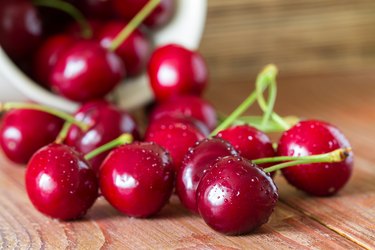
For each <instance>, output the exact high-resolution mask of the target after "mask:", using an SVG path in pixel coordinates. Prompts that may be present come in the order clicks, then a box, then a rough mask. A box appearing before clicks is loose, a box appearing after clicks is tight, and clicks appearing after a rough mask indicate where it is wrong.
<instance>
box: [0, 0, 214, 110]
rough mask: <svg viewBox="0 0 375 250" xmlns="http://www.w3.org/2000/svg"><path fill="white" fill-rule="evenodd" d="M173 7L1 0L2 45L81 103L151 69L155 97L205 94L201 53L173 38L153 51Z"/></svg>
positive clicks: (148, 1) (108, 0)
mask: <svg viewBox="0 0 375 250" xmlns="http://www.w3.org/2000/svg"><path fill="white" fill-rule="evenodd" d="M175 8H176V1H175V0H136V1H134V0H65V1H64V0H2V1H0V45H1V47H2V48H3V49H4V50H5V51H6V52H7V54H8V55H9V57H10V58H12V59H13V61H14V62H15V63H16V64H17V65H19V66H20V68H21V69H23V70H24V71H25V72H26V73H27V74H28V75H29V76H30V77H32V78H34V79H35V80H36V82H38V83H40V84H41V85H42V86H44V87H45V88H47V89H50V90H52V91H54V92H55V93H57V94H60V95H62V96H64V97H66V98H68V99H71V100H73V101H76V102H81V103H83V102H88V101H92V100H95V99H100V98H103V97H105V96H106V95H107V94H109V93H110V92H111V91H112V90H113V89H114V88H115V87H116V86H117V85H118V84H119V83H120V81H122V80H123V79H125V78H128V77H130V78H131V77H135V76H137V75H139V74H141V73H142V72H144V71H145V70H146V68H147V73H148V77H149V79H150V82H151V86H152V87H153V89H154V92H155V95H156V97H157V99H158V100H162V99H166V98H167V96H168V95H170V94H171V93H177V94H182V93H190V92H191V93H197V94H200V93H201V92H202V91H203V89H204V87H205V86H206V83H207V71H206V66H205V62H204V61H203V59H202V57H201V56H200V55H199V54H198V53H197V52H195V51H191V50H189V49H186V48H184V47H181V46H178V45H176V44H169V45H165V46H163V47H159V48H157V49H156V50H154V49H153V43H152V40H151V39H150V37H151V34H152V32H157V30H158V28H160V27H162V26H163V25H165V24H166V23H167V22H168V21H170V19H171V18H172V17H173V14H174V11H175ZM66 13H68V14H69V15H67V14H66ZM71 17H74V19H75V21H74V22H72V21H71V19H72V18H71ZM50 24H53V26H54V27H53V29H51V28H49V25H50ZM181 67H184V70H183V71H181V74H182V75H176V77H175V78H170V77H169V78H167V79H166V74H167V75H168V74H170V73H171V72H172V73H173V72H174V70H175V68H181ZM195 72H197V73H195ZM198 72H199V73H198ZM191 76H195V78H193V77H191ZM160 86H162V87H160ZM163 86H169V87H168V88H166V87H163ZM161 88H163V90H161Z"/></svg>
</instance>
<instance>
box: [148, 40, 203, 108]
mask: <svg viewBox="0 0 375 250" xmlns="http://www.w3.org/2000/svg"><path fill="white" fill-rule="evenodd" d="M148 76H149V78H150V84H151V87H152V89H153V92H154V95H155V98H156V100H157V101H166V100H168V99H170V98H171V97H174V96H179V95H187V94H191V95H200V94H202V92H203V90H204V89H205V87H206V85H207V82H208V72H207V66H206V63H205V62H204V60H203V58H202V57H201V55H200V54H199V53H198V52H196V51H191V50H188V49H186V48H184V47H181V46H179V45H176V44H169V45H165V46H162V47H160V48H157V49H156V50H155V51H154V52H153V54H152V55H151V59H150V62H149V65H148Z"/></svg>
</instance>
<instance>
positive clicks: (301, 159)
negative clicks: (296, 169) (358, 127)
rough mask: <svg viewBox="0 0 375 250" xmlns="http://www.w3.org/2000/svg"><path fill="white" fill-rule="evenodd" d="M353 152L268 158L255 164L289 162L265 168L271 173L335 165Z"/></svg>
mask: <svg viewBox="0 0 375 250" xmlns="http://www.w3.org/2000/svg"><path fill="white" fill-rule="evenodd" d="M351 151H352V149H351V148H339V149H336V150H333V151H331V152H329V153H325V154H318V155H309V156H277V157H268V158H261V159H257V160H253V161H252V162H253V163H255V164H263V163H270V162H280V161H287V162H284V163H280V164H276V165H274V166H272V167H269V168H265V169H264V172H266V173H270V172H274V171H277V170H280V169H283V168H286V167H292V166H296V165H300V164H311V163H333V162H341V161H344V160H345V159H346V158H347V157H348V156H349V155H350V152H351Z"/></svg>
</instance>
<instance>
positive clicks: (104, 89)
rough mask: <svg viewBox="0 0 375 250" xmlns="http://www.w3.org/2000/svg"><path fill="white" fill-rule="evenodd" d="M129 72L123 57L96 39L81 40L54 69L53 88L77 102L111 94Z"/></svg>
mask: <svg viewBox="0 0 375 250" xmlns="http://www.w3.org/2000/svg"><path fill="white" fill-rule="evenodd" d="M124 75H125V69H124V65H123V63H122V61H121V59H120V58H119V57H118V56H116V55H115V54H114V53H112V52H109V51H106V50H105V49H103V48H102V47H100V45H99V44H97V43H96V42H93V41H86V40H81V41H78V42H77V43H76V44H74V45H73V46H70V47H69V48H67V49H66V50H65V51H64V53H63V54H62V55H61V56H60V58H59V59H58V60H57V62H56V65H55V67H54V68H53V70H52V72H51V78H50V82H51V85H52V89H53V90H55V91H56V92H57V93H59V94H61V95H63V96H65V97H67V98H69V99H71V100H74V101H79V102H85V101H89V100H94V99H99V98H102V97H104V96H105V95H107V94H108V93H109V92H110V91H111V90H113V88H114V87H116V85H117V84H118V83H119V82H120V80H121V79H122V78H123V77H124Z"/></svg>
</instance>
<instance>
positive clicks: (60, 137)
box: [55, 122, 72, 144]
mask: <svg viewBox="0 0 375 250" xmlns="http://www.w3.org/2000/svg"><path fill="white" fill-rule="evenodd" d="M71 126H72V123H71V122H65V123H64V126H63V127H62V129H61V131H60V133H59V134H58V135H57V138H56V140H55V143H58V144H61V143H63V142H64V141H65V138H66V137H67V136H68V132H69V129H70V127H71Z"/></svg>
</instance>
